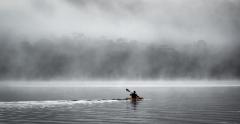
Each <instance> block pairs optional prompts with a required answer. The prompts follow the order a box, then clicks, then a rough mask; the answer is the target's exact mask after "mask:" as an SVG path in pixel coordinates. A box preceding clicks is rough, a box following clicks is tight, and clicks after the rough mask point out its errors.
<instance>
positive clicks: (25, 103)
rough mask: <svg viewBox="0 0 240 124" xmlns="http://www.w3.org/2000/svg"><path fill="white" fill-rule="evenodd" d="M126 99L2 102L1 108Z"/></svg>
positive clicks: (111, 101)
mask: <svg viewBox="0 0 240 124" xmlns="http://www.w3.org/2000/svg"><path fill="white" fill-rule="evenodd" d="M122 100H126V99H108V100H107V99H102V100H55V101H54V100H52V101H11V102H0V108H9V107H10V108H14V107H17V108H31V107H55V106H65V105H75V104H100V103H113V102H119V101H122Z"/></svg>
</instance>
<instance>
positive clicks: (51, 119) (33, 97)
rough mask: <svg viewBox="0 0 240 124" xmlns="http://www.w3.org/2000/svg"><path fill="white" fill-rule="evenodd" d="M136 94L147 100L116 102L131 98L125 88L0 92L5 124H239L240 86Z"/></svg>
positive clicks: (151, 90)
mask: <svg viewBox="0 0 240 124" xmlns="http://www.w3.org/2000/svg"><path fill="white" fill-rule="evenodd" d="M132 89H133V88H132ZM134 89H135V90H136V91H137V93H138V94H139V95H140V96H143V97H144V98H145V99H144V100H143V101H138V102H131V101H127V100H115V99H118V98H120V99H121V98H125V97H127V96H128V93H127V92H126V91H125V88H123V87H117V88H116V87H115V88H114V87H108V88H103V87H101V88H100V87H99V88H97V87H95V88H93V87H92V88H86V87H85V88H80V87H1V88H0V101H1V102H0V122H1V123H18V124H19V123H25V124H32V123H45V124H49V123H51V124H55V123H68V124H75V123H76V124H79V123H104V124H105V123H121V124H122V123H127V124H130V123H149V124H154V123H161V124H239V123H240V87H172V88H171V87H155V88H153V87H148V88H143V87H142V88H134ZM72 100H74V101H72Z"/></svg>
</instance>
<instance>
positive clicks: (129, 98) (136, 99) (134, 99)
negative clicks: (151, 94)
mask: <svg viewBox="0 0 240 124" xmlns="http://www.w3.org/2000/svg"><path fill="white" fill-rule="evenodd" d="M126 99H127V100H131V101H141V100H143V99H144V98H143V97H137V98H132V97H128V98H126Z"/></svg>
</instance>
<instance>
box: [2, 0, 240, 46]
mask: <svg viewBox="0 0 240 124" xmlns="http://www.w3.org/2000/svg"><path fill="white" fill-rule="evenodd" d="M0 31H1V32H2V33H9V34H11V35H17V36H26V37H30V38H36V37H38V38H41V37H43V36H62V35H69V34H72V33H83V34H85V35H87V36H90V37H100V36H106V37H109V38H119V37H123V38H127V39H130V40H139V41H145V42H149V41H158V42H159V41H161V40H166V39H167V40H176V41H178V42H180V43H181V42H184V41H185V42H190V41H196V40H202V39H203V40H206V41H207V42H208V43H213V44H222V43H231V42H238V39H239V31H240V1H239V0H21V1H20V0H0Z"/></svg>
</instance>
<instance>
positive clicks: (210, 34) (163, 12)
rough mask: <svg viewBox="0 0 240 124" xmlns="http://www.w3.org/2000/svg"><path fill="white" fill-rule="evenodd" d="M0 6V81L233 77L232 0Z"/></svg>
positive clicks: (235, 17)
mask: <svg viewBox="0 0 240 124" xmlns="http://www.w3.org/2000/svg"><path fill="white" fill-rule="evenodd" d="M0 3H1V4H0V20H1V21H0V27H1V28H0V79H1V80H19V79H20V80H55V79H57V80H68V79H84V80H155V79H167V80H177V79H194V80H198V79H214V80H215V79H224V80H229V79H234V80H235V79H239V77H240V60H239V55H240V51H239V50H240V49H239V48H240V44H239V39H240V38H239V35H238V33H239V31H240V26H239V25H240V19H239V17H240V16H239V11H240V3H239V1H237V0H229V1H226V0H212V1H206V0H199V1H194V2H193V1H191V0H181V1H174V0H161V1H154V0H130V1H108V0H98V1H95V0H62V1H56V0H51V1H46V0H23V1H21V2H11V1H7V0H2V1H1V2H0Z"/></svg>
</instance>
